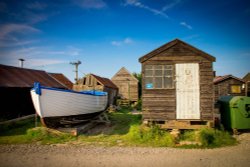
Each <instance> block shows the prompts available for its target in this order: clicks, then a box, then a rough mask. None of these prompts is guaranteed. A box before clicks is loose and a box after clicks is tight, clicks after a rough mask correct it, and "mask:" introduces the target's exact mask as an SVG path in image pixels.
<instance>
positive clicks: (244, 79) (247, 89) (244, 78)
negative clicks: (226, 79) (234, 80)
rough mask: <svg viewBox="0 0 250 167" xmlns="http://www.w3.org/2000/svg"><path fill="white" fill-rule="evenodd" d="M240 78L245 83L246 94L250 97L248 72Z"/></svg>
mask: <svg viewBox="0 0 250 167" xmlns="http://www.w3.org/2000/svg"><path fill="white" fill-rule="evenodd" d="M242 80H243V81H244V82H245V83H246V86H245V89H246V96H248V97H250V73H247V74H246V75H245V76H244V77H243V78H242Z"/></svg>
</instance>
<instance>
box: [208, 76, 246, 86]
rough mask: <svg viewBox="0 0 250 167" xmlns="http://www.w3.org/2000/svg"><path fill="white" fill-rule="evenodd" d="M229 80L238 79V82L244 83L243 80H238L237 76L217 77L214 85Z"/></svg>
mask: <svg viewBox="0 0 250 167" xmlns="http://www.w3.org/2000/svg"><path fill="white" fill-rule="evenodd" d="M228 78H233V79H236V80H238V81H241V82H244V81H243V80H242V79H240V78H237V77H235V76H233V75H224V76H216V77H215V78H214V81H213V82H214V84H217V83H219V82H221V81H224V80H226V79H228Z"/></svg>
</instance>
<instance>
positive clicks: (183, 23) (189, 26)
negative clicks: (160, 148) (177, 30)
mask: <svg viewBox="0 0 250 167" xmlns="http://www.w3.org/2000/svg"><path fill="white" fill-rule="evenodd" d="M180 25H182V26H184V27H186V28H187V29H190V30H192V29H193V27H192V26H191V25H189V24H187V23H186V22H180Z"/></svg>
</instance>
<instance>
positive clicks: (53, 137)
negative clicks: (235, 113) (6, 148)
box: [0, 108, 237, 148]
mask: <svg viewBox="0 0 250 167" xmlns="http://www.w3.org/2000/svg"><path fill="white" fill-rule="evenodd" d="M130 111H131V110H130V109H129V108H123V109H122V110H121V111H119V112H113V113H110V114H109V118H110V120H111V126H110V127H107V126H106V127H105V128H106V129H105V128H103V129H102V128H101V129H98V133H92V134H85V135H80V136H78V137H73V136H71V135H69V134H66V133H61V132H58V131H56V130H51V129H48V128H45V127H36V128H34V126H35V122H34V119H28V120H23V121H19V122H17V123H15V124H8V125H4V126H1V127H0V132H1V134H0V144H19V143H32V142H39V143H41V144H53V143H68V142H73V143H79V144H87V145H104V146H117V145H118V146H153V147H182V148H215V147H221V146H229V145H234V144H236V143H237V142H236V140H235V139H234V138H233V137H232V136H231V135H230V134H229V133H228V132H226V131H224V130H216V129H201V130H185V131H183V132H182V133H181V134H180V136H179V138H174V137H173V136H172V135H171V134H170V133H169V132H167V131H165V130H162V129H160V128H159V127H158V126H156V125H152V126H145V125H141V115H132V114H131V113H130ZM38 125H40V123H39V124H38ZM97 128H98V127H97ZM104 129H105V130H106V131H105V130H104ZM180 143H184V144H180Z"/></svg>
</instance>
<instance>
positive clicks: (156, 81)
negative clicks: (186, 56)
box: [155, 77, 163, 88]
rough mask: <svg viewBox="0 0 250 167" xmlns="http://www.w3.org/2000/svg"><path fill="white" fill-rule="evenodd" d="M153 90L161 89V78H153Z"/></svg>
mask: <svg viewBox="0 0 250 167" xmlns="http://www.w3.org/2000/svg"><path fill="white" fill-rule="evenodd" d="M155 88H163V87H162V77H155Z"/></svg>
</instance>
